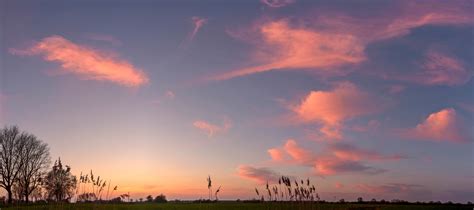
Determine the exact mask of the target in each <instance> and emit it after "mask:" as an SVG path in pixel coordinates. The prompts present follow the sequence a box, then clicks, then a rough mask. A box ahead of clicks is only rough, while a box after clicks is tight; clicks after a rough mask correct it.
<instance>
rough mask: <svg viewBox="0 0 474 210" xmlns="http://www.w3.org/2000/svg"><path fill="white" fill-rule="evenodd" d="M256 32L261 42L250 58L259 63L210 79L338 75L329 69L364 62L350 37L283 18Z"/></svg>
mask: <svg viewBox="0 0 474 210" xmlns="http://www.w3.org/2000/svg"><path fill="white" fill-rule="evenodd" d="M258 32H259V34H260V35H261V41H260V42H258V43H259V44H258V45H259V46H258V47H257V48H258V49H259V50H258V51H257V52H256V53H255V54H254V59H255V60H256V61H257V62H258V63H261V64H260V65H255V66H251V67H246V68H241V69H237V70H234V71H231V72H228V73H224V74H221V75H217V76H215V77H212V78H211V79H212V80H226V79H231V78H233V77H240V76H245V75H249V74H255V73H261V72H266V71H272V70H283V69H285V70H293V69H311V70H316V71H320V72H323V73H333V74H339V72H335V71H336V69H334V68H333V67H340V66H342V65H346V64H354V63H359V62H362V61H363V60H365V55H364V52H363V51H364V46H363V45H362V43H359V41H358V40H357V39H356V38H355V37H353V36H352V35H346V34H335V33H326V32H319V31H314V30H311V29H309V28H306V27H303V26H301V27H295V26H291V25H290V22H289V21H288V20H285V19H283V20H278V21H271V22H267V23H264V24H263V25H261V26H260V27H259V29H258Z"/></svg>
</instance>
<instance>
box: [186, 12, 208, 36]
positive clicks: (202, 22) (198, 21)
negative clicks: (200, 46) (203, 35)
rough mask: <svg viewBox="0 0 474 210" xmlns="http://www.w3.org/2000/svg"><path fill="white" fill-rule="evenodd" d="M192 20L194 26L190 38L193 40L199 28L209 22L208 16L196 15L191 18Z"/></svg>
mask: <svg viewBox="0 0 474 210" xmlns="http://www.w3.org/2000/svg"><path fill="white" fill-rule="evenodd" d="M191 20H192V22H193V26H194V28H193V30H192V32H191V34H190V35H189V39H190V40H193V39H194V37H195V36H196V34H197V33H198V32H199V30H200V29H201V28H202V27H203V26H204V25H205V24H206V23H207V18H203V17H198V16H194V17H192V18H191Z"/></svg>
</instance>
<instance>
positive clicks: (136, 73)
mask: <svg viewBox="0 0 474 210" xmlns="http://www.w3.org/2000/svg"><path fill="white" fill-rule="evenodd" d="M10 53H12V54H14V55H42V56H43V59H44V60H46V61H50V62H56V63H59V64H60V65H61V67H62V69H63V70H64V71H65V72H67V73H72V74H75V75H78V76H80V77H81V78H83V79H87V80H97V81H109V82H113V83H115V84H119V85H122V86H126V87H139V86H141V85H144V84H146V83H148V81H149V80H148V78H147V76H146V75H145V74H144V73H143V71H142V70H140V69H138V68H136V67H135V66H133V65H132V64H130V63H129V62H127V61H125V60H123V59H119V58H116V57H115V56H113V55H111V54H110V53H105V52H101V51H98V50H95V49H92V48H89V47H86V46H82V45H79V44H76V43H73V42H71V41H69V40H67V39H65V38H64V37H62V36H57V35H54V36H50V37H46V38H44V39H43V40H41V41H40V42H38V43H36V44H35V45H34V46H32V47H31V48H29V49H26V50H16V49H10Z"/></svg>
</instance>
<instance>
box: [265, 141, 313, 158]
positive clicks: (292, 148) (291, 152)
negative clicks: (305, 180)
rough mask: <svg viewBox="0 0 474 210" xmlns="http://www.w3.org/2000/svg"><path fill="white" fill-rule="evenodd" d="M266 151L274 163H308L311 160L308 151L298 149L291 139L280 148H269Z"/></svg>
mask: <svg viewBox="0 0 474 210" xmlns="http://www.w3.org/2000/svg"><path fill="white" fill-rule="evenodd" d="M267 151H268V154H269V155H270V157H271V158H272V160H273V161H275V162H285V161H291V162H294V163H308V162H311V159H312V158H313V157H312V156H313V155H312V154H311V152H310V151H308V150H306V149H304V148H302V147H300V146H299V145H298V144H297V143H296V141H295V140H293V139H288V140H287V141H286V143H285V144H284V145H283V146H282V147H279V148H271V149H269V150H267Z"/></svg>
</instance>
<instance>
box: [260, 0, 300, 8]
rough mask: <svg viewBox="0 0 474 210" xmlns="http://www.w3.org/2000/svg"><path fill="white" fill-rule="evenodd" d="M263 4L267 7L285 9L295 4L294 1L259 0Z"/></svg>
mask: <svg viewBox="0 0 474 210" xmlns="http://www.w3.org/2000/svg"><path fill="white" fill-rule="evenodd" d="M260 2H262V3H263V4H265V5H267V6H268V7H273V8H280V7H285V6H288V5H290V4H293V3H295V2H296V0H260Z"/></svg>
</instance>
